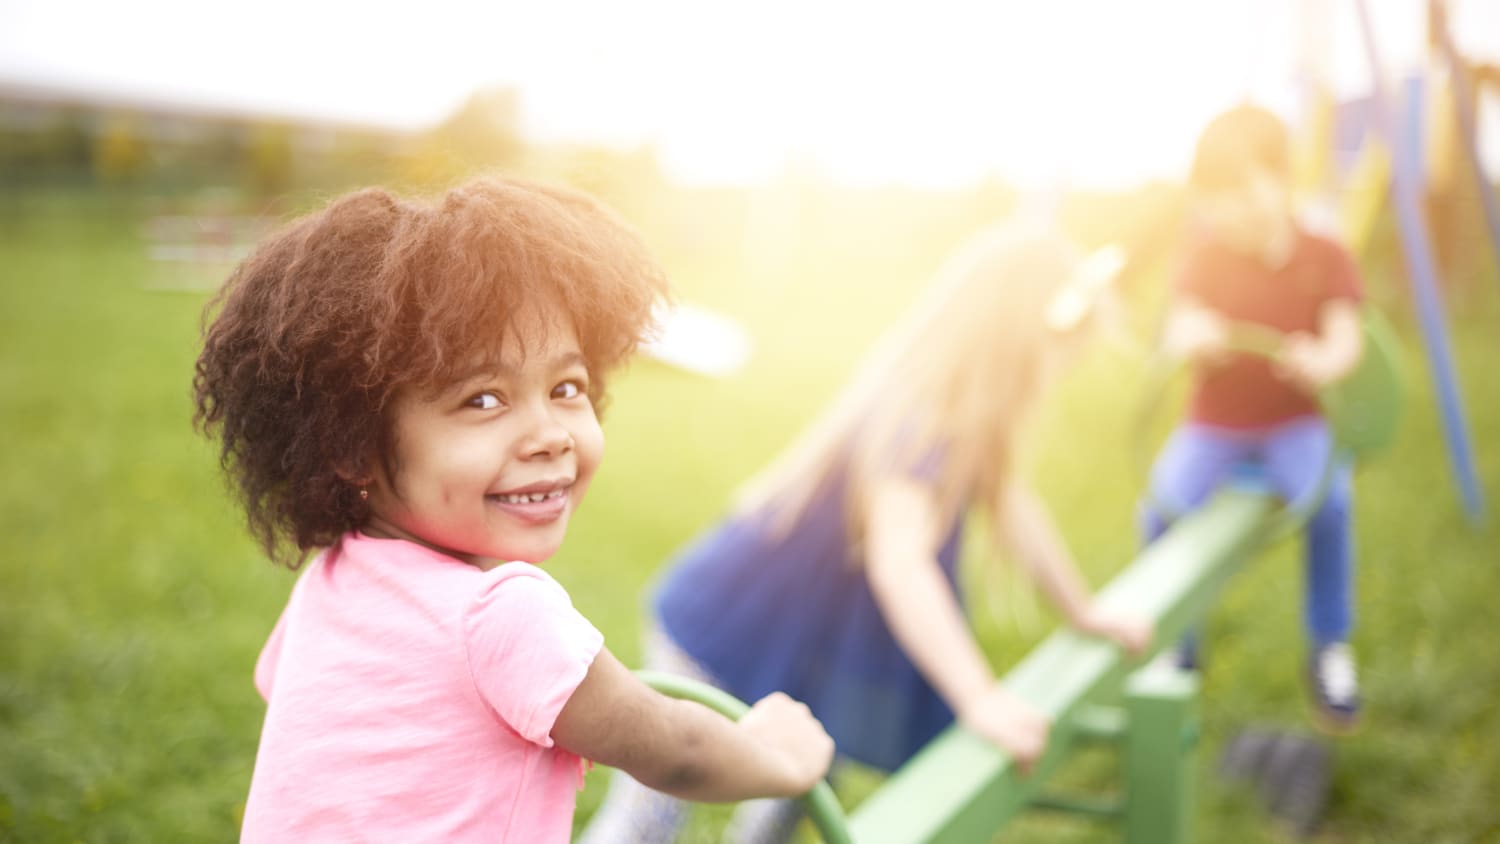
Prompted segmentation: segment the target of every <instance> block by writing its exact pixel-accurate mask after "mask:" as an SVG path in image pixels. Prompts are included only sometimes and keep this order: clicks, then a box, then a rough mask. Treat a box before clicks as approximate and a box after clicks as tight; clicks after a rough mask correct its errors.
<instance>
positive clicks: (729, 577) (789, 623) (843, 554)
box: [655, 459, 962, 771]
mask: <svg viewBox="0 0 1500 844" xmlns="http://www.w3.org/2000/svg"><path fill="white" fill-rule="evenodd" d="M927 463H928V461H924V464H927ZM913 473H914V474H916V475H918V476H921V475H925V474H927V473H926V472H923V471H921V469H917V470H914V472H913ZM848 498H849V496H848V465H847V460H846V459H845V460H840V461H839V463H838V465H836V466H835V467H834V468H833V470H832V471H830V472H829V473H828V476H827V477H826V478H825V480H824V482H823V484H822V485H821V488H820V489H818V490H817V491H816V492H815V493H814V495H813V498H812V500H811V503H810V504H809V506H808V508H807V511H806V512H805V513H804V514H803V517H802V518H801V520H800V521H799V522H798V523H797V524H796V525H794V526H793V527H792V529H791V530H790V531H788V532H787V534H786V535H785V536H784V537H781V538H777V537H775V536H773V535H772V533H771V531H770V529H769V527H768V525H767V518H766V517H765V516H764V515H763V514H752V515H748V516H743V517H739V518H733V519H729V520H727V521H725V522H723V523H721V524H719V525H718V526H717V527H715V528H713V529H712V530H710V531H708V532H707V533H705V534H703V535H701V536H699V537H698V538H697V539H696V540H694V541H693V542H692V543H691V544H690V545H688V546H687V547H686V548H685V549H684V550H683V551H682V552H681V553H680V554H679V555H678V556H677V557H676V558H675V559H674V560H673V561H672V563H671V564H670V566H669V568H668V570H667V571H666V573H665V574H664V575H663V576H662V579H661V581H660V583H659V585H658V588H657V590H656V593H655V610H656V613H657V617H658V620H659V621H660V623H661V626H662V629H663V630H664V632H665V633H666V634H667V636H668V637H669V638H670V639H671V640H672V641H673V642H674V643H675V644H676V645H677V646H678V647H679V648H681V649H682V650H683V651H684V652H686V653H687V654H688V655H689V656H691V657H692V658H693V659H695V660H696V661H697V662H698V663H700V664H701V665H702V666H703V667H704V668H706V669H707V670H708V671H709V673H710V674H712V675H713V676H714V678H715V679H716V680H718V681H719V682H721V683H723V684H724V687H725V690H726V691H729V692H731V693H732V694H734V695H736V696H737V697H739V698H740V699H742V700H745V701H750V702H753V701H755V700H758V699H760V698H761V697H763V696H765V695H767V694H769V693H771V692H773V691H782V692H785V693H786V694H788V695H790V696H792V697H793V698H796V699H797V700H800V701H803V702H804V703H806V704H807V705H808V707H809V708H811V709H812V712H813V714H814V715H815V716H817V718H818V720H820V721H822V722H823V726H824V728H825V729H827V730H828V733H829V735H830V736H832V737H833V740H834V743H835V745H836V746H837V748H838V752H839V754H840V755H841V756H844V757H847V758H850V759H854V760H856V761H859V762H863V763H865V764H867V765H872V766H874V767H876V768H880V769H882V770H886V771H891V770H895V769H896V768H897V767H899V766H900V765H901V764H902V763H903V762H905V761H906V760H907V759H908V758H910V757H911V756H912V754H914V753H915V752H916V751H917V750H919V749H920V748H921V747H922V746H923V745H924V744H926V743H927V742H929V741H931V740H932V739H933V738H934V737H935V736H936V735H937V734H938V733H939V732H940V731H942V729H943V728H944V727H946V726H948V725H949V724H951V723H952V722H953V712H952V710H950V709H949V708H948V706H947V705H946V704H945V703H944V702H943V701H942V700H941V699H940V698H939V697H938V695H937V693H936V692H935V691H934V690H933V688H932V687H931V686H930V685H928V683H927V681H926V680H925V679H923V677H922V675H921V674H920V673H919V672H918V671H917V668H916V666H914V665H913V664H912V663H911V660H909V659H907V657H906V654H905V653H904V652H903V651H902V650H901V648H900V646H898V645H897V644H896V641H895V639H894V638H893V637H892V635H891V632H890V630H889V628H887V627H886V623H885V619H884V618H883V617H882V616H881V614H880V609H879V607H878V606H877V604H876V603H875V597H874V595H873V594H871V591H870V585H869V582H868V580H867V579H866V578H865V575H864V568H863V567H864V564H863V561H862V560H861V559H860V556H859V554H858V552H857V551H856V549H852V548H851V547H850V546H849V542H848V538H847V534H846V531H845V524H846V521H845V507H846V505H847V501H848ZM961 525H962V520H961V519H960V520H958V521H956V522H955V524H954V525H953V526H952V527H951V529H950V530H949V533H948V536H947V538H946V539H945V540H944V542H943V546H942V549H941V550H940V551H939V553H938V560H939V563H940V564H941V566H942V570H943V573H944V575H945V576H946V578H947V580H948V583H949V585H950V586H952V587H953V588H954V591H955V594H959V593H958V589H957V574H956V570H957V559H958V546H959V541H960V536H961Z"/></svg>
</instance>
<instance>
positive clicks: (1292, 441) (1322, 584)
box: [1264, 418, 1354, 647]
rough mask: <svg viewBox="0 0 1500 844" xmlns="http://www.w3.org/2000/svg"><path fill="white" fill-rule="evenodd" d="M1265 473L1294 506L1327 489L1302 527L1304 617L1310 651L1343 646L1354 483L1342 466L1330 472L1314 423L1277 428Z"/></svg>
mask: <svg viewBox="0 0 1500 844" xmlns="http://www.w3.org/2000/svg"><path fill="white" fill-rule="evenodd" d="M1264 454H1265V464H1266V473H1267V475H1268V477H1269V479H1270V481H1271V484H1272V486H1273V487H1274V488H1275V490H1276V492H1277V494H1278V495H1280V496H1281V497H1282V498H1284V499H1286V500H1287V502H1289V504H1290V505H1291V506H1293V507H1303V506H1307V505H1309V504H1311V503H1312V499H1313V497H1314V496H1316V495H1318V493H1319V492H1320V491H1322V490H1320V487H1322V486H1323V485H1324V484H1325V473H1329V472H1331V474H1328V475H1327V478H1326V486H1327V490H1326V492H1325V493H1324V497H1323V500H1322V503H1321V504H1320V505H1319V506H1318V509H1317V511H1316V512H1315V513H1314V514H1313V516H1312V519H1311V520H1309V521H1308V524H1307V545H1306V560H1307V592H1306V595H1305V599H1304V614H1305V618H1306V624H1307V631H1308V636H1309V637H1310V638H1311V639H1312V642H1313V645H1314V646H1315V647H1321V646H1323V645H1328V644H1332V643H1334V642H1343V641H1347V640H1348V638H1349V630H1350V628H1351V625H1352V609H1351V607H1352V604H1353V601H1352V592H1353V588H1352V582H1353V556H1354V555H1353V547H1352V542H1351V533H1350V529H1349V514H1350V500H1351V497H1352V494H1353V493H1352V489H1353V482H1352V477H1351V472H1350V470H1349V466H1348V465H1347V464H1342V463H1341V464H1339V465H1336V466H1333V467H1331V468H1330V467H1329V464H1328V461H1329V459H1330V456H1331V455H1332V454H1333V437H1332V434H1331V433H1330V432H1329V430H1328V425H1327V424H1326V423H1325V422H1324V421H1323V420H1322V419H1317V418H1311V419H1299V420H1297V421H1295V422H1291V423H1288V424H1286V425H1283V426H1281V427H1280V428H1277V429H1276V430H1275V431H1272V432H1271V434H1270V435H1269V436H1268V437H1267V439H1266V441H1265V444H1264Z"/></svg>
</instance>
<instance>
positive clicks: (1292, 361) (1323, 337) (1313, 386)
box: [1277, 299, 1365, 392]
mask: <svg viewBox="0 0 1500 844" xmlns="http://www.w3.org/2000/svg"><path fill="white" fill-rule="evenodd" d="M1364 338H1365V336H1364V332H1363V331H1362V330H1361V328H1360V315H1359V305H1358V304H1356V303H1355V302H1353V301H1350V300H1348V299H1334V300H1332V301H1330V302H1327V303H1325V304H1324V305H1323V307H1321V308H1319V309H1318V333H1317V334H1316V335H1313V334H1293V335H1291V336H1290V337H1288V338H1287V339H1286V342H1285V343H1283V344H1282V349H1281V354H1280V355H1279V356H1278V358H1277V364H1278V368H1279V369H1280V370H1281V373H1282V375H1283V376H1285V377H1287V378H1289V379H1291V380H1292V381H1293V382H1295V383H1297V384H1299V385H1301V386H1302V388H1303V389H1306V390H1308V391H1310V392H1316V391H1317V390H1319V389H1322V388H1323V387H1326V386H1327V385H1329V384H1333V383H1335V382H1337V381H1339V380H1340V379H1342V378H1344V377H1345V376H1347V375H1348V374H1349V373H1351V372H1353V371H1354V368H1355V367H1356V366H1358V365H1359V359H1360V357H1361V356H1362V355H1363V354H1364V350H1365V349H1364Z"/></svg>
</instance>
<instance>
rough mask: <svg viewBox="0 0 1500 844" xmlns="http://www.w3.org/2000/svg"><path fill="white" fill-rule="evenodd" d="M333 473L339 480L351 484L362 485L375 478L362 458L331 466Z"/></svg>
mask: <svg viewBox="0 0 1500 844" xmlns="http://www.w3.org/2000/svg"><path fill="white" fill-rule="evenodd" d="M333 473H334V474H335V475H337V476H338V478H339V480H341V481H343V482H344V483H347V484H351V485H353V486H363V485H365V484H368V483H370V482H372V481H374V480H375V476H374V474H373V473H372V472H370V470H369V467H367V466H366V465H365V461H363V460H354V461H348V462H341V463H339V464H338V465H336V466H334V467H333Z"/></svg>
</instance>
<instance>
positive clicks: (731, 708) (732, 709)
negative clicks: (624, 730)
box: [635, 671, 853, 844]
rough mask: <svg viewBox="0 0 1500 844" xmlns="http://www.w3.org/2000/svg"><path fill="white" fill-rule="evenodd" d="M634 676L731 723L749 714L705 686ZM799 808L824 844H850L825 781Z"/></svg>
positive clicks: (652, 674)
mask: <svg viewBox="0 0 1500 844" xmlns="http://www.w3.org/2000/svg"><path fill="white" fill-rule="evenodd" d="M635 676H637V677H639V678H640V679H641V681H642V682H643V683H645V684H646V685H648V686H650V687H651V688H653V689H655V690H657V691H658V692H661V693H662V694H664V695H666V696H668V697H675V698H681V699H682V700H690V701H692V702H694V703H699V704H702V705H704V706H706V707H708V708H709V709H712V710H713V711H715V712H717V713H719V714H720V715H723V716H724V717H726V718H729V719H731V720H734V721H738V720H740V718H742V717H744V715H745V713H746V712H749V711H750V707H749V706H748V705H747V704H746V703H745V702H744V701H742V700H740V699H739V698H737V697H735V696H734V695H732V694H729V693H728V692H726V691H724V690H723V689H717V688H714V687H713V686H710V685H708V684H707V683H701V682H699V681H697V680H693V679H690V678H687V677H680V676H678V675H675V674H665V673H662V672H660V671H637V672H635ZM802 805H803V806H804V807H806V809H807V816H808V818H810V819H811V820H812V822H813V826H816V827H817V828H818V834H819V835H822V836H823V840H824V841H826V842H828V844H853V839H851V838H850V837H849V827H848V824H847V822H846V821H845V819H844V810H843V808H842V807H840V806H839V801H838V798H837V797H835V796H834V794H833V789H832V788H830V787H829V785H828V782H827V781H826V780H819V781H818V784H817V785H815V786H813V789H812V791H809V792H808V793H807V794H804V795H803V796H802Z"/></svg>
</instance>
